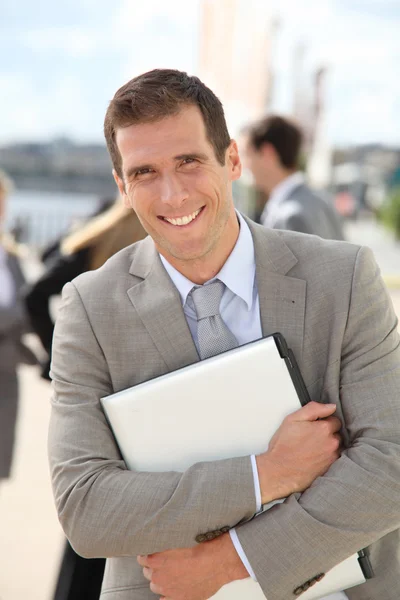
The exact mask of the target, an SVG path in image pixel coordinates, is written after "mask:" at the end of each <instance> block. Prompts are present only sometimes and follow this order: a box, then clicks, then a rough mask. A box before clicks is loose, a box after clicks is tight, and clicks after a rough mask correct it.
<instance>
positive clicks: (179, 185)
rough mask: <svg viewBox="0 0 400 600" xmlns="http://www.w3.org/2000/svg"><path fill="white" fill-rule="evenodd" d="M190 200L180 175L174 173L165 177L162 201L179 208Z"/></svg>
mask: <svg viewBox="0 0 400 600" xmlns="http://www.w3.org/2000/svg"><path fill="white" fill-rule="evenodd" d="M188 198H189V192H188V189H187V187H186V186H185V185H184V182H183V181H182V180H181V178H180V177H179V175H177V174H176V173H174V174H168V175H164V176H163V178H162V181H161V190H160V199H161V201H162V202H163V203H165V204H169V205H170V206H172V207H174V208H178V207H179V206H181V205H182V204H183V203H184V202H185V201H186V200H187V199H188Z"/></svg>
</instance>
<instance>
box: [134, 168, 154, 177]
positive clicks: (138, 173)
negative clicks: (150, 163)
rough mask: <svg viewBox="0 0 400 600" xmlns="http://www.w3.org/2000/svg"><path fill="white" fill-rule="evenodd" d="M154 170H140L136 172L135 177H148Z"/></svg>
mask: <svg viewBox="0 0 400 600" xmlns="http://www.w3.org/2000/svg"><path fill="white" fill-rule="evenodd" d="M152 172H153V171H152V169H139V170H138V171H136V173H135V175H136V176H140V175H147V174H148V173H152Z"/></svg>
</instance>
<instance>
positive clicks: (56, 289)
mask: <svg viewBox="0 0 400 600" xmlns="http://www.w3.org/2000/svg"><path fill="white" fill-rule="evenodd" d="M145 236H146V232H145V231H144V229H143V227H142V225H141V223H140V221H139V219H138V218H137V216H136V213H135V212H134V211H132V210H128V209H127V208H125V206H124V205H123V203H122V200H121V198H117V200H116V201H114V202H113V204H112V206H111V207H109V208H108V210H106V211H104V210H102V211H101V213H100V214H97V216H93V217H92V218H91V219H89V220H88V221H87V222H86V223H84V224H82V225H81V227H80V228H78V229H76V230H75V231H73V232H71V233H70V234H69V235H67V236H66V237H65V238H64V239H62V240H60V242H59V244H58V246H59V247H58V248H54V250H53V252H52V254H51V257H50V256H49V257H48V259H47V264H46V271H45V272H44V273H43V275H42V276H41V277H40V278H39V279H38V280H37V281H36V282H35V283H33V284H32V285H30V286H29V287H28V288H27V289H26V291H25V302H26V307H27V310H28V313H29V316H30V320H31V323H32V327H33V329H34V331H35V332H36V334H37V335H38V337H39V339H40V341H41V343H42V346H43V348H44V350H45V352H46V355H47V359H46V361H45V363H44V366H43V370H42V377H44V378H45V379H50V378H49V368H50V355H51V345H52V337H53V329H54V323H53V320H52V318H51V315H50V298H51V297H53V296H55V295H57V294H60V292H61V290H62V288H63V286H64V285H65V284H66V283H67V282H68V281H71V280H72V279H74V278H75V277H77V276H78V275H79V274H80V273H83V272H84V271H90V270H93V269H98V268H99V267H101V266H102V265H103V264H104V263H105V262H106V260H107V259H108V258H110V257H111V256H112V255H113V254H115V253H116V252H118V251H119V250H121V249H122V248H125V247H126V246H129V245H130V244H132V243H133V242H136V241H138V240H141V239H142V238H143V237H145ZM104 565H105V560H104V559H102V558H99V559H93V560H87V559H84V558H82V557H80V556H78V555H77V554H76V553H75V552H74V551H73V549H72V548H71V546H70V544H69V543H68V542H67V544H66V547H65V551H64V555H63V559H62V563H61V569H60V573H59V577H58V581H57V586H56V590H55V594H54V600H98V598H99V595H100V589H101V582H102V579H103V573H104Z"/></svg>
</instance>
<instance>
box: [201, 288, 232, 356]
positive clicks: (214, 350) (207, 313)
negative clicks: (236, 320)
mask: <svg viewBox="0 0 400 600" xmlns="http://www.w3.org/2000/svg"><path fill="white" fill-rule="evenodd" d="M224 290H225V284H224V283H222V281H220V280H219V279H217V280H216V281H213V282H212V283H208V284H207V285H202V286H200V287H194V288H193V289H192V291H191V295H192V300H193V304H194V307H195V310H196V314H197V339H198V349H199V356H200V358H201V359H203V358H209V357H211V356H215V355H216V354H220V352H226V351H227V350H231V349H232V348H237V345H238V343H237V340H236V338H235V336H234V335H233V333H232V332H231V331H230V330H229V329H228V327H227V326H226V325H225V323H224V321H223V319H222V317H221V314H220V311H219V305H220V303H221V299H222V296H223V293H224Z"/></svg>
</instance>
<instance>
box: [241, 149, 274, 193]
mask: <svg viewBox="0 0 400 600" xmlns="http://www.w3.org/2000/svg"><path fill="white" fill-rule="evenodd" d="M241 155H242V156H243V165H244V167H245V168H246V169H248V170H249V171H250V172H251V174H252V176H253V179H254V184H255V185H256V186H257V187H258V188H260V189H264V187H265V180H266V177H267V176H268V161H267V160H266V158H265V156H264V154H263V152H262V150H261V149H260V150H256V149H255V148H254V147H253V146H252V145H251V144H250V143H249V142H248V140H245V141H244V142H243V151H241Z"/></svg>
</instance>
